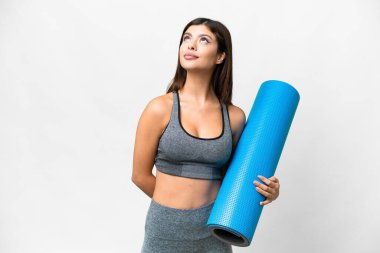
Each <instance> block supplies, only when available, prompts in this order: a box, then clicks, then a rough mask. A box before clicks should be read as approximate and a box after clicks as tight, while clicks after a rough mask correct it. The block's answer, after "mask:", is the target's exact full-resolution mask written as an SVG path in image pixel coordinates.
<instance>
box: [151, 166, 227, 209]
mask: <svg viewBox="0 0 380 253" xmlns="http://www.w3.org/2000/svg"><path fill="white" fill-rule="evenodd" d="M220 185H221V181H220V180H205V179H193V178H184V177H178V176H173V175H168V174H165V173H161V172H157V173H156V185H155V189H154V193H153V199H154V200H155V201H156V202H157V203H159V204H161V205H164V206H168V207H173V208H180V209H192V208H198V207H201V206H204V205H207V204H209V203H211V202H213V201H215V199H216V196H217V194H218V192H219V189H220Z"/></svg>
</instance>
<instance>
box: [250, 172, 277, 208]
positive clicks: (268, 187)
mask: <svg viewBox="0 0 380 253" xmlns="http://www.w3.org/2000/svg"><path fill="white" fill-rule="evenodd" d="M258 178H260V179H261V181H263V182H264V183H265V184H262V183H260V182H258V181H256V180H255V181H253V184H254V185H256V191H258V192H259V193H261V194H262V195H263V196H264V197H266V198H267V199H266V200H265V201H262V202H260V205H262V206H264V205H266V204H269V203H270V202H272V201H273V200H275V199H277V197H278V195H279V194H280V181H279V180H278V179H277V178H276V177H275V176H273V177H271V178H269V179H268V178H266V177H263V176H260V175H259V176H258Z"/></svg>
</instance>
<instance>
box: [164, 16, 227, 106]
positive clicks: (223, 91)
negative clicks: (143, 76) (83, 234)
mask: <svg viewBox="0 0 380 253" xmlns="http://www.w3.org/2000/svg"><path fill="white" fill-rule="evenodd" d="M192 25H206V26H207V27H208V28H209V29H210V31H211V32H212V33H213V34H214V35H215V37H216V39H217V42H218V53H222V52H224V53H225V54H226V56H225V58H224V61H223V62H222V63H220V64H217V65H216V67H215V69H214V72H213V74H212V78H211V83H212V87H213V89H214V92H215V95H216V96H217V97H218V98H219V99H220V100H221V102H222V103H225V104H226V105H230V104H232V101H231V100H232V86H233V85H232V42H231V34H230V32H229V31H228V29H227V27H226V26H225V25H223V24H222V23H220V22H219V21H215V20H211V19H208V18H196V19H194V20H192V21H190V22H189V23H188V24H187V25H186V26H185V28H184V29H183V31H182V35H181V39H180V42H179V47H181V44H182V37H183V34H184V33H185V32H186V30H187V29H188V28H189V27H190V26H192ZM179 47H178V48H179ZM185 81H186V70H185V69H184V68H182V66H181V64H180V61H179V57H178V62H177V70H176V72H175V75H174V78H173V79H172V82H171V84H169V87H168V89H167V91H166V93H169V92H172V91H174V90H176V91H177V90H179V89H181V88H182V87H183V86H184V84H185Z"/></svg>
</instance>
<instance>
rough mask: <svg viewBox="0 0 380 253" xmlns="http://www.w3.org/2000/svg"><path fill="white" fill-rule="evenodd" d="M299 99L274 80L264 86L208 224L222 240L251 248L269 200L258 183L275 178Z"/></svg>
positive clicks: (292, 91) (287, 86) (257, 98)
mask: <svg viewBox="0 0 380 253" xmlns="http://www.w3.org/2000/svg"><path fill="white" fill-rule="evenodd" d="M299 99H300V96H299V93H298V92H297V90H296V89H295V88H294V87H292V86H291V85H290V84H288V83H285V82H282V81H276V80H269V81H266V82H264V83H263V84H262V85H261V86H260V89H259V91H258V93H257V96H256V99H255V102H254V104H253V106H252V108H251V111H250V113H249V116H248V119H247V122H246V124H245V127H244V130H243V132H242V134H241V136H240V139H239V141H238V143H237V146H236V149H235V152H234V154H233V157H232V158H231V163H230V165H229V167H228V170H227V172H226V175H225V177H224V179H223V182H222V185H221V187H220V189H219V192H218V195H217V197H216V200H215V203H214V206H213V208H212V210H211V213H210V216H209V219H208V221H207V227H208V229H209V231H210V232H211V233H212V234H213V235H214V236H215V237H217V238H218V239H220V240H222V241H224V242H227V243H229V244H232V245H236V246H240V247H247V246H249V245H250V244H251V241H252V238H253V234H254V232H255V230H256V226H257V223H258V221H259V218H260V215H261V211H262V209H263V206H261V205H260V201H263V200H265V197H264V196H263V195H261V194H260V193H258V192H257V191H256V186H255V185H254V184H253V181H254V180H257V181H260V180H259V178H258V177H257V176H258V175H262V176H264V177H266V178H270V177H271V176H273V175H274V172H275V170H276V167H277V164H278V161H279V159H280V156H281V152H282V149H283V147H284V144H285V140H286V137H287V135H288V132H289V128H290V125H291V123H292V121H293V118H294V114H295V112H296V109H297V106H298V102H299Z"/></svg>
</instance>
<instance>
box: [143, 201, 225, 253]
mask: <svg viewBox="0 0 380 253" xmlns="http://www.w3.org/2000/svg"><path fill="white" fill-rule="evenodd" d="M213 205H214V202H211V203H209V204H207V205H204V206H202V207H199V208H195V209H176V208H172V207H168V206H163V205H161V204H159V203H157V202H156V201H154V200H153V199H152V200H151V202H150V206H149V209H148V213H147V216H146V220H145V236H144V243H143V246H142V249H141V253H190V252H191V253H213V252H215V253H232V246H231V245H230V244H228V243H225V242H222V241H220V240H219V239H217V238H215V237H214V236H213V235H212V234H211V233H210V232H209V231H208V229H207V226H206V223H207V220H208V217H209V215H210V212H211V209H212V207H213Z"/></svg>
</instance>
